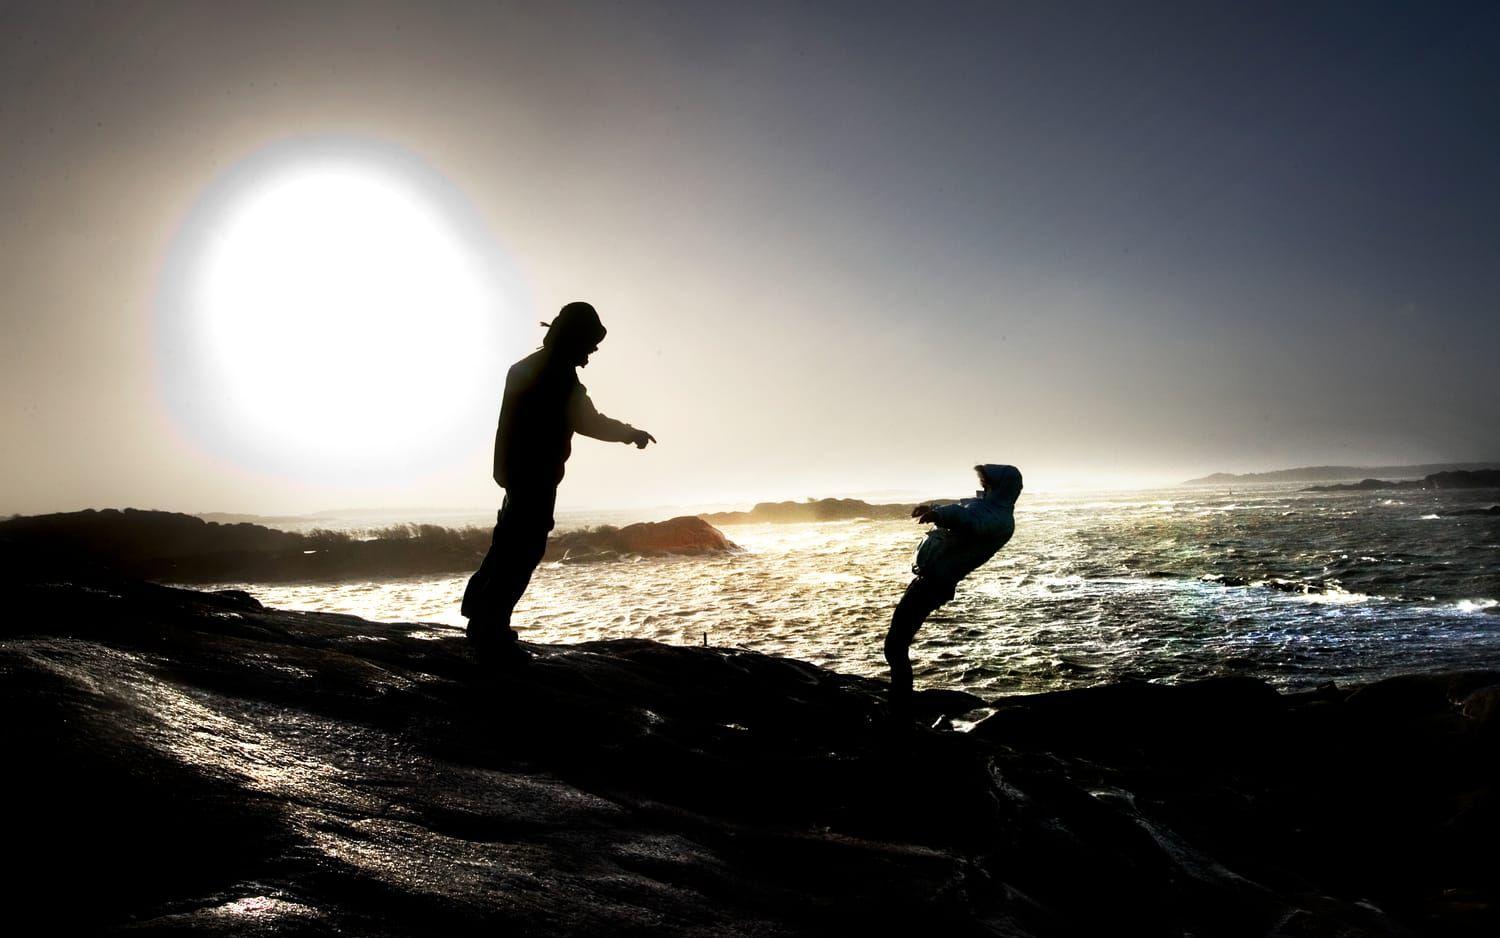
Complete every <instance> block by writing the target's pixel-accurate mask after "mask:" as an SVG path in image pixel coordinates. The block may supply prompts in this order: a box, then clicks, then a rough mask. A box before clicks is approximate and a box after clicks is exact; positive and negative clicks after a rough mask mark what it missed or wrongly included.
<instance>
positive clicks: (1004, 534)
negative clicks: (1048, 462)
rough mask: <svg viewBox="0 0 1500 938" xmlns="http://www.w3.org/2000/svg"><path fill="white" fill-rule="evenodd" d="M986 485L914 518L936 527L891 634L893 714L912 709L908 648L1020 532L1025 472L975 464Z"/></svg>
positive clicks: (923, 508)
mask: <svg viewBox="0 0 1500 938" xmlns="http://www.w3.org/2000/svg"><path fill="white" fill-rule="evenodd" d="M974 471H975V472H976V473H978V474H979V482H980V484H981V485H982V486H984V487H983V488H982V489H981V490H980V491H978V492H975V493H974V496H975V497H974V498H965V499H963V500H962V501H958V502H954V503H953V504H951V505H939V506H933V505H918V506H917V507H916V508H913V509H912V512H911V516H912V517H913V518H916V519H917V523H918V524H929V523H931V524H933V525H934V527H933V528H932V530H930V531H928V532H927V537H925V538H924V539H923V540H922V544H921V546H920V547H918V548H917V556H916V559H915V560H914V561H913V562H912V566H911V570H912V572H913V573H915V574H916V575H917V576H916V579H914V580H912V581H911V583H910V584H908V585H907V587H906V593H905V594H903V595H902V597H901V601H900V602H899V603H897V604H896V612H895V614H893V615H892V616H891V628H890V631H888V632H886V635H885V661H886V664H888V665H890V667H891V710H892V712H893V713H894V714H896V715H898V716H906V715H907V714H909V713H910V710H911V694H912V680H911V659H910V658H908V657H907V650H908V649H909V648H910V647H911V641H912V639H913V638H915V637H916V634H917V630H918V629H920V628H921V627H922V623H923V622H926V621H927V617H928V616H929V615H931V614H932V613H933V611H934V610H936V609H937V608H938V607H939V606H941V605H942V604H943V603H945V602H947V601H948V600H950V599H952V598H953V593H954V590H955V589H956V588H957V587H958V581H959V580H962V579H963V578H964V577H966V576H968V575H969V574H970V573H972V572H973V571H974V570H975V569H977V568H978V567H979V566H980V564H983V563H984V562H985V561H986V560H989V559H990V558H991V557H993V556H995V552H996V551H998V550H999V549H1000V548H1002V547H1004V546H1005V544H1006V542H1007V541H1009V540H1010V536H1011V535H1012V534H1014V533H1015V531H1016V522H1015V516H1014V510H1015V505H1016V499H1017V498H1020V497H1021V470H1019V469H1017V468H1016V467H1015V466H1001V465H995V464H987V465H983V466H975V467H974Z"/></svg>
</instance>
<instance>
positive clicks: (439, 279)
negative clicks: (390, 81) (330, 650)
mask: <svg viewBox="0 0 1500 938" xmlns="http://www.w3.org/2000/svg"><path fill="white" fill-rule="evenodd" d="M277 156H278V157H279V158H277V159H271V160H260V161H254V162H252V164H251V165H248V166H247V167H246V168H245V170H243V171H241V172H239V173H236V174H232V175H231V178H230V179H229V180H228V181H226V182H225V183H224V184H222V185H221V186H220V187H218V190H217V191H215V192H214V193H211V195H210V196H206V197H205V202H204V204H203V205H202V206H200V209H199V211H198V213H197V217H196V218H195V220H193V222H192V223H190V224H189V225H187V226H185V228H184V231H183V234H182V235H181V236H180V238H179V242H180V243H179V245H178V250H177V251H175V252H174V257H173V259H172V261H171V262H170V265H171V266H170V268H169V271H168V276H167V278H166V280H165V287H164V291H163V297H162V300H163V302H162V318H163V326H164V331H163V338H164V342H163V361H162V367H163V370H164V375H163V377H164V378H165V379H166V382H165V383H166V385H167V388H168V390H169V392H170V393H169V395H168V396H169V399H170V401H171V403H172V404H173V408H174V410H175V411H176V412H177V415H178V417H179V418H180V419H183V420H184V422H185V423H187V424H188V425H189V428H190V429H191V430H192V431H193V432H194V434H195V435H196V436H197V437H199V438H200V440H201V441H202V442H206V443H208V444H209V445H210V447H211V448H212V449H213V450H215V451H216V452H217V453H218V454H219V455H222V456H226V457H228V458H230V459H231V460H233V461H234V462H235V463H237V464H239V465H240V466H242V467H243V468H247V469H252V470H258V471H270V472H273V473H275V474H277V475H280V476H283V477H288V478H291V479H294V480H299V481H305V482H316V483H325V484H334V485H338V484H346V485H350V486H353V485H370V484H374V485H389V484H399V483H401V482H402V481H407V480H413V479H416V478H418V477H421V476H423V475H426V474H432V473H436V472H441V471H443V470H444V469H445V468H451V463H452V461H453V460H454V459H457V458H460V457H461V456H463V455H465V454H469V453H472V452H473V451H474V450H475V449H476V448H481V447H482V446H483V445H484V444H485V442H486V439H485V435H484V433H483V430H482V429H481V428H484V427H486V426H487V425H488V424H489V423H491V422H493V419H494V413H493V412H494V408H495V406H496V401H495V399H494V398H495V392H496V390H497V386H496V381H497V373H498V370H499V369H500V368H503V364H504V363H505V362H507V361H508V360H509V358H510V357H513V356H510V355H509V354H508V353H509V352H511V351H513V350H512V349H509V348H508V347H507V344H508V343H507V340H508V339H509V338H510V333H511V332H512V328H513V325H514V324H515V322H516V321H517V319H518V317H519V316H520V315H521V308H522V307H521V304H520V302H519V297H517V296H516V295H515V294H516V292H517V291H516V290H515V289H514V286H513V280H512V278H508V277H506V276H504V275H503V273H502V272H501V270H500V265H499V263H498V260H497V257H496V254H497V253H498V252H497V251H496V249H495V247H494V245H493V243H492V242H490V241H489V239H488V237H487V236H485V235H484V234H483V232H482V229H481V226H478V225H477V224H474V223H473V220H472V218H471V217H468V216H467V214H466V212H465V211H464V206H463V205H462V204H461V200H455V198H454V196H453V193H452V191H451V187H448V188H446V189H445V188H444V187H443V186H441V185H438V184H436V183H435V181H434V179H433V178H431V177H432V176H433V175H434V174H432V171H431V170H426V171H425V173H424V172H423V171H422V167H421V166H420V165H419V164H417V163H415V161H413V160H411V159H410V158H405V159H403V160H391V159H384V160H382V159H377V158H371V157H370V156H369V155H368V154H359V153H351V152H340V151H337V150H336V151H334V152H326V151H325V152H318V153H315V154H312V155H310V156H305V157H303V158H302V159H297V158H295V154H291V155H290V156H288V154H285V153H280V154H277ZM267 164H269V165H267Z"/></svg>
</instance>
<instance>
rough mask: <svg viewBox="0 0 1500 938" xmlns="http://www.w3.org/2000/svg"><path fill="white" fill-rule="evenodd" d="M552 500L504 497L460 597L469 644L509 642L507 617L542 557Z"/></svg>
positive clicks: (527, 493) (552, 493)
mask: <svg viewBox="0 0 1500 938" xmlns="http://www.w3.org/2000/svg"><path fill="white" fill-rule="evenodd" d="M556 499H557V492H556V490H555V489H540V490H521V491H517V490H515V489H512V490H510V491H508V492H507V493H506V495H505V503H504V506H503V507H502V508H501V509H500V514H499V517H498V518H497V519H496V524H495V533H494V536H493V537H492V538H491V541H490V549H489V552H488V553H487V554H486V555H485V558H484V561H483V562H482V563H481V564H480V566H479V570H478V571H476V572H475V574H474V576H473V577H471V578H470V579H469V584H468V587H467V588H466V589H465V591H464V603H463V613H464V615H465V616H467V617H468V619H469V637H470V638H471V639H474V640H475V641H478V642H505V643H513V642H515V640H516V633H515V630H514V629H512V628H511V627H510V617H511V612H512V610H514V609H515V606H516V603H517V601H519V600H520V598H521V595H522V594H523V593H525V592H526V587H527V585H528V584H529V583H530V582H531V574H532V571H534V570H535V569H536V567H537V564H539V563H541V562H542V556H543V554H545V553H546V550H547V534H548V533H549V532H550V531H551V530H552V523H553V522H552V509H553V505H554V504H555V502H556ZM511 647H514V646H513V645H511Z"/></svg>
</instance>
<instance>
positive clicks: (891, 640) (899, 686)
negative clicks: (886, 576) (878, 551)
mask: <svg viewBox="0 0 1500 938" xmlns="http://www.w3.org/2000/svg"><path fill="white" fill-rule="evenodd" d="M952 598H953V586H952V585H951V584H947V583H937V582H934V581H932V580H927V579H923V578H922V577H917V578H916V579H914V580H912V581H911V583H910V584H908V585H907V587H906V592H905V593H903V594H902V596H901V601H900V602H898V603H897V604H896V611H895V612H894V613H892V615H891V627H890V630H889V631H888V632H886V633H885V662H886V664H888V665H890V668H891V706H892V707H893V708H896V709H903V710H904V709H906V708H907V707H909V705H910V703H911V691H912V678H911V658H910V657H909V656H908V653H907V651H908V649H909V648H911V642H912V639H914V638H916V636H917V630H918V629H920V628H921V627H922V623H923V622H926V621H927V617H928V616H929V615H931V614H932V611H933V610H934V609H936V608H937V607H939V606H941V605H942V604H943V603H945V602H947V601H948V600H950V599H952Z"/></svg>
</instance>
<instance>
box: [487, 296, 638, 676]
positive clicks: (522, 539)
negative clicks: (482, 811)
mask: <svg viewBox="0 0 1500 938" xmlns="http://www.w3.org/2000/svg"><path fill="white" fill-rule="evenodd" d="M543 325H546V326H547V336H546V338H545V339H544V340H543V341H542V347H541V348H540V349H538V350H537V351H535V352H533V353H532V354H530V355H528V356H526V357H525V358H523V359H521V360H520V361H518V362H516V363H515V364H514V365H512V366H511V368H510V371H509V372H508V373H507V374H506V376H505V397H504V400H503V401H502V403H501V405H500V425H499V427H498V428H497V429H496V431H495V472H494V474H495V482H496V484H498V485H500V486H501V487H503V488H504V489H505V501H504V502H503V503H502V505H501V508H500V513H499V516H498V518H497V519H496V524H495V533H494V537H493V538H492V539H491V541H490V549H489V553H487V554H485V557H484V561H483V562H482V563H481V564H480V565H479V569H478V570H477V571H476V572H475V573H474V575H473V576H472V577H470V578H469V585H468V587H467V588H466V589H465V590H464V600H463V614H464V616H466V617H467V618H468V620H469V629H468V636H469V642H470V644H471V645H472V647H473V648H474V651H475V653H476V654H477V655H479V656H480V657H481V658H484V659H487V660H494V661H497V662H501V663H504V662H517V661H522V660H524V659H525V658H526V657H528V655H527V653H526V651H525V650H524V649H522V648H521V647H520V645H518V644H517V636H516V632H515V630H514V629H512V628H511V626H510V616H511V611H512V610H513V609H514V608H515V606H516V602H517V601H518V600H519V599H520V598H521V594H522V593H524V592H526V586H527V584H528V583H530V582H531V574H532V571H534V570H535V569H536V566H537V564H539V563H541V561H542V555H543V554H544V553H545V552H546V550H547V534H548V532H550V531H551V530H552V523H553V521H552V509H553V506H554V505H555V504H556V503H557V485H558V483H559V482H561V481H562V477H563V470H564V464H565V463H567V461H568V456H569V455H570V454H571V453H572V451H573V434H574V433H582V434H583V435H584V436H591V437H593V438H594V439H596V440H606V441H609V442H614V443H634V444H635V445H636V447H637V448H639V449H645V448H646V444H647V443H655V442H656V437H654V436H652V435H651V434H649V433H647V432H646V431H645V430H637V429H636V428H635V427H632V426H631V425H630V424H628V423H621V422H620V421H618V420H612V419H610V418H609V417H606V416H604V415H603V414H601V413H599V412H598V411H597V410H595V409H594V404H593V402H592V401H590V400H589V396H588V392H587V390H586V389H585V388H584V386H583V385H582V384H580V383H579V381H578V372H577V370H576V369H578V368H581V367H583V366H584V365H587V364H588V362H589V356H590V355H591V354H593V353H594V352H595V351H597V350H598V348H599V343H600V342H602V341H603V340H604V335H605V329H604V325H603V324H602V323H601V322H600V321H599V314H598V313H597V312H595V310H594V307H592V306H590V305H589V304H588V303H569V304H568V305H567V306H564V307H563V308H562V310H561V312H559V313H558V314H557V318H556V319H554V320H552V322H551V323H550V324H547V323H544V324H543Z"/></svg>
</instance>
